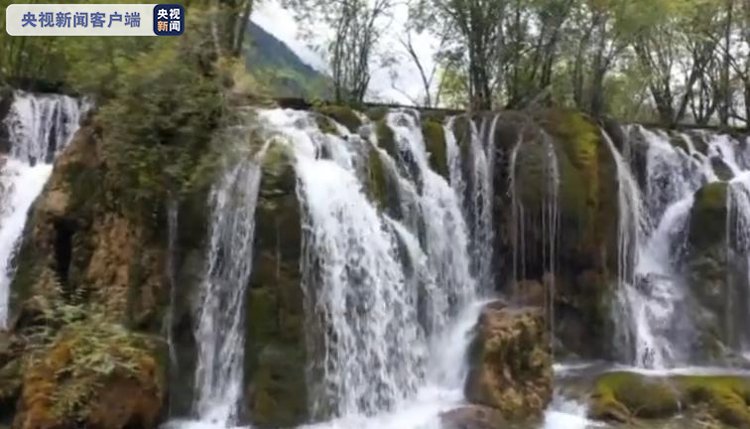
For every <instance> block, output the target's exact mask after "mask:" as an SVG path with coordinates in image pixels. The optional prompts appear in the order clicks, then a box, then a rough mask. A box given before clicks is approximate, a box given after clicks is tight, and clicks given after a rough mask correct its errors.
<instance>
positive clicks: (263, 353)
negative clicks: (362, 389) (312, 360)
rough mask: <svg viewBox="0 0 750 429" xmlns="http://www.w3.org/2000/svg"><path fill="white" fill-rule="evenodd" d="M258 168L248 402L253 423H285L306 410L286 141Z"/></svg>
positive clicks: (295, 216) (294, 209)
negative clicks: (259, 175) (258, 189)
mask: <svg viewBox="0 0 750 429" xmlns="http://www.w3.org/2000/svg"><path fill="white" fill-rule="evenodd" d="M262 168H263V176H262V177H263V178H262V180H261V186H260V195H259V197H258V207H257V208H256V212H255V219H256V227H255V230H256V247H255V249H256V250H255V252H254V257H255V261H254V263H253V267H254V269H253V273H252V276H251V278H250V289H249V290H248V294H247V300H248V302H247V309H248V310H247V314H248V318H247V341H246V353H245V356H246V359H245V374H246V378H247V380H246V381H247V385H248V395H247V398H248V409H249V412H250V416H251V421H252V422H253V423H254V424H256V425H259V426H261V427H291V426H296V425H299V424H302V423H304V422H305V421H306V419H307V417H308V406H307V405H308V402H307V393H306V383H305V367H306V362H307V360H306V359H307V356H306V350H305V330H304V323H305V322H304V321H305V311H304V296H303V292H302V288H301V278H302V276H301V273H300V263H299V261H300V252H301V249H302V242H301V237H302V225H301V223H300V207H299V202H298V201H297V195H296V175H295V173H294V167H293V165H292V158H291V154H290V153H289V152H288V148H287V147H285V146H283V145H272V146H271V147H270V148H269V149H268V151H267V153H266V156H265V157H264V162H263V166H262Z"/></svg>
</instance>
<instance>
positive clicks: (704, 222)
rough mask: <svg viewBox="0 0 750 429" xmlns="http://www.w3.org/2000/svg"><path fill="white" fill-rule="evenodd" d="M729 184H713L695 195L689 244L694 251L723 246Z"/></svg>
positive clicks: (691, 213) (704, 187) (707, 185)
mask: <svg viewBox="0 0 750 429" xmlns="http://www.w3.org/2000/svg"><path fill="white" fill-rule="evenodd" d="M726 219H727V184H726V183H724V182H712V183H708V184H706V185H704V186H703V187H702V188H700V189H699V190H698V191H697V192H696V193H695V202H694V203H693V207H692V209H691V210H690V231H689V237H688V242H689V244H690V246H691V247H693V248H694V249H706V248H708V247H711V246H716V245H723V243H724V241H725V235H726Z"/></svg>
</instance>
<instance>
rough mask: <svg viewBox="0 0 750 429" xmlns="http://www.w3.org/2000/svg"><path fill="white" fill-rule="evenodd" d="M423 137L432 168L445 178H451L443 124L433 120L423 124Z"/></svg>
mask: <svg viewBox="0 0 750 429" xmlns="http://www.w3.org/2000/svg"><path fill="white" fill-rule="evenodd" d="M422 135H423V136H424V142H425V146H426V147H427V151H428V152H429V153H430V167H431V168H432V169H433V170H434V171H435V172H437V173H438V174H440V175H441V176H443V177H445V178H446V179H448V178H449V172H448V156H447V154H446V146H445V145H446V143H445V130H444V128H443V124H441V123H440V122H437V121H435V120H432V119H427V120H425V121H423V122H422Z"/></svg>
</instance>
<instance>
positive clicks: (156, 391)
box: [13, 319, 165, 429]
mask: <svg viewBox="0 0 750 429" xmlns="http://www.w3.org/2000/svg"><path fill="white" fill-rule="evenodd" d="M157 355H158V347H156V346H154V345H153V343H152V342H151V341H150V340H148V339H147V338H145V337H141V336H139V335H136V334H132V333H128V332H127V331H125V330H124V329H123V328H122V327H121V326H117V325H109V324H107V323H106V322H104V321H103V320H101V319H97V320H82V321H79V322H76V323H73V324H70V325H67V326H66V327H65V328H63V329H61V330H60V331H59V332H58V334H57V336H56V338H55V339H54V340H53V341H52V342H51V343H50V344H49V345H48V346H46V347H44V348H42V349H41V350H40V351H36V352H31V353H30V354H28V355H27V357H26V365H25V371H24V375H23V388H22V392H21V397H20V400H19V404H18V413H17V414H16V416H15V419H14V422H13V427H14V428H15V429H53V428H54V429H64V428H76V427H82V426H83V427H89V428H100V429H124V428H133V427H138V428H143V429H148V428H155V427H156V426H157V424H158V422H159V417H160V412H161V409H162V403H163V401H164V398H165V390H164V378H165V368H164V366H163V365H162V364H161V363H160V362H159V359H158V358H157Z"/></svg>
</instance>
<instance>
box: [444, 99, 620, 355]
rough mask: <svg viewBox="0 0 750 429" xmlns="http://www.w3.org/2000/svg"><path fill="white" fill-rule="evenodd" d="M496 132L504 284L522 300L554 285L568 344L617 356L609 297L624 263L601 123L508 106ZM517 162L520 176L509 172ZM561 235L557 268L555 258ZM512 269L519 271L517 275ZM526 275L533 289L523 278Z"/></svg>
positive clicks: (577, 351)
mask: <svg viewBox="0 0 750 429" xmlns="http://www.w3.org/2000/svg"><path fill="white" fill-rule="evenodd" d="M616 128H617V127H616V125H615V124H609V129H610V134H614V135H615V137H616V138H615V140H616V141H621V140H623V137H622V136H621V134H622V133H621V132H620V131H618V130H617V129H616ZM456 132H457V140H458V141H459V142H461V141H462V137H461V135H460V133H458V130H457V131H456ZM618 136H619V137H618ZM494 138H495V141H494V142H493V144H494V146H495V151H496V157H495V166H494V168H495V171H494V176H495V177H494V184H495V185H494V192H495V202H494V219H493V220H494V222H495V249H496V253H497V258H496V261H497V262H496V264H495V265H496V269H497V270H498V272H499V273H500V275H498V276H496V277H497V278H498V279H499V283H500V284H498V289H501V290H505V291H508V292H510V291H512V292H513V293H514V294H516V295H520V296H514V297H515V298H517V299H518V303H527V302H533V299H532V301H529V298H532V297H533V296H539V295H540V293H539V292H538V291H536V289H535V288H536V286H537V285H539V284H542V285H544V286H545V289H546V288H547V287H552V288H553V290H554V291H555V292H554V309H555V314H556V317H555V319H556V337H557V338H558V339H559V340H560V342H561V343H562V346H563V348H564V349H565V350H564V351H565V352H567V353H571V354H574V355H578V356H582V357H590V358H599V357H606V356H608V354H609V353H610V350H611V336H610V335H609V333H610V332H611V328H612V326H611V316H610V303H611V302H612V292H613V288H612V285H614V284H616V273H617V246H616V245H617V219H618V214H617V210H618V207H617V169H616V165H615V162H614V158H613V157H612V154H611V152H610V149H609V148H608V146H607V144H606V142H605V141H604V139H603V134H602V130H601V129H600V128H599V126H598V125H597V124H596V123H595V122H594V121H593V120H592V119H590V118H588V117H586V116H585V115H582V114H580V113H578V112H573V111H567V110H554V109H552V110H545V111H539V112H536V113H534V114H531V115H529V114H527V113H519V112H503V113H501V114H500V115H499V117H498V120H497V125H496V129H495V135H494ZM621 143H622V142H621ZM622 144H624V143H622ZM516 147H517V154H516V157H515V166H513V165H511V164H512V154H513V151H514V148H516ZM550 151H551V152H553V153H552V154H551V155H552V157H553V159H554V160H556V163H557V165H556V167H557V170H558V178H559V186H558V187H557V199H556V201H557V205H556V212H557V214H556V217H557V221H556V223H555V230H556V236H555V237H552V236H551V234H550V231H551V226H550V224H551V221H550V203H551V202H553V201H555V199H554V195H553V194H552V192H553V191H554V187H553V186H551V185H550V181H551V179H550V177H551V173H550V161H549V160H550V153H549V152H550ZM512 168H514V171H515V177H514V178H513V180H510V177H509V173H510V171H511V169H512ZM511 183H515V188H516V189H515V195H516V200H517V204H519V203H520V204H521V205H522V210H517V212H518V213H521V212H522V213H523V216H516V217H517V218H514V214H513V212H514V211H513V210H512V207H513V201H512V198H511V196H512V195H513V192H512V191H514V190H513V189H511V188H510V184H511ZM519 218H520V219H519ZM514 237H516V238H515V241H516V243H515V244H514ZM553 239H554V249H555V258H554V259H555V267H554V273H552V272H551V271H552V267H551V266H550V262H549V261H550V259H551V257H550V248H551V244H550V242H551V240H553ZM508 273H515V278H513V276H508V275H507V274H508ZM524 285H525V286H530V287H532V288H534V289H532V290H529V291H524V290H519V289H518V288H516V286H521V287H525V286H524ZM582 329H583V330H584V331H585V333H586V335H585V336H582V335H581V333H582ZM583 338H585V341H582V339H583Z"/></svg>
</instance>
